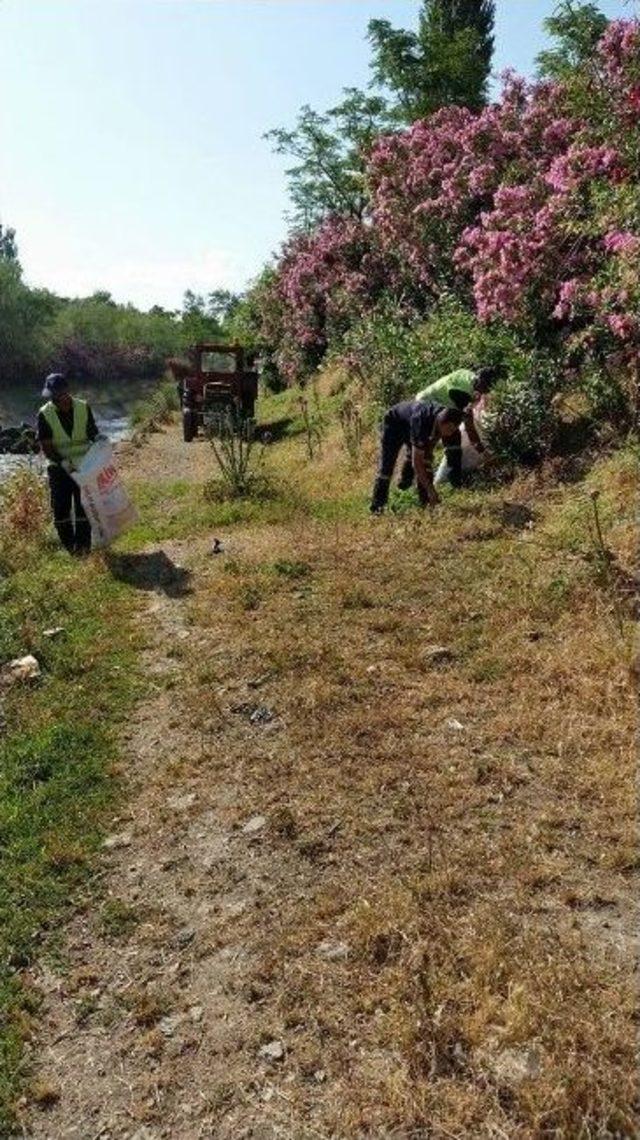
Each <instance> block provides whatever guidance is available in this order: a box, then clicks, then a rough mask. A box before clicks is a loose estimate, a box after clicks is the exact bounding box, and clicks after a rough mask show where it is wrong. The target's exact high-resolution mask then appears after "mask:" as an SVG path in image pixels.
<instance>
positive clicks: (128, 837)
mask: <svg viewBox="0 0 640 1140" xmlns="http://www.w3.org/2000/svg"><path fill="white" fill-rule="evenodd" d="M132 843H133V835H132V834H131V832H130V831H121V832H119V833H118V834H117V835H108V836H107V838H106V839H105V840H103V843H102V846H103V847H104V849H105V850H106V851H117V850H118V848H120V847H131V844H132Z"/></svg>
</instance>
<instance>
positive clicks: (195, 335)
mask: <svg viewBox="0 0 640 1140" xmlns="http://www.w3.org/2000/svg"><path fill="white" fill-rule="evenodd" d="M182 333H183V339H184V343H185V344H187V345H189V344H198V343H199V342H200V341H206V340H216V339H217V338H218V337H219V336H220V333H221V330H220V323H219V321H217V320H216V318H215V317H214V316H212V315H211V314H210V313H209V312H208V305H207V299H206V298H205V297H203V296H202V294H201V293H194V292H193V290H192V289H187V291H186V293H185V294H184V297H183V301H182Z"/></svg>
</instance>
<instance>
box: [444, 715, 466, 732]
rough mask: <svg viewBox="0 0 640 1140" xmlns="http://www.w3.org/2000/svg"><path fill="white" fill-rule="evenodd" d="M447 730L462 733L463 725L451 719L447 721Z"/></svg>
mask: <svg viewBox="0 0 640 1140" xmlns="http://www.w3.org/2000/svg"><path fill="white" fill-rule="evenodd" d="M447 728H450V729H451V730H452V732H464V725H463V724H461V723H460V721H459V720H456V719H455V718H453V717H452V719H451V720H448V721H447Z"/></svg>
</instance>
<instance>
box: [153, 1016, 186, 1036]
mask: <svg viewBox="0 0 640 1140" xmlns="http://www.w3.org/2000/svg"><path fill="white" fill-rule="evenodd" d="M183 1020H184V1018H183V1016H182V1014H181V1013H174V1014H171V1015H170V1016H169V1017H163V1018H162V1021H159V1022H158V1029H159V1030H160V1032H161V1033H162V1035H163V1036H164V1037H173V1035H174V1033H175V1031H176V1029H179V1027H180V1025H181V1024H182V1022H183Z"/></svg>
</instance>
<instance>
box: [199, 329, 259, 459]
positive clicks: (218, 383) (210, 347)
mask: <svg viewBox="0 0 640 1140" xmlns="http://www.w3.org/2000/svg"><path fill="white" fill-rule="evenodd" d="M256 356H257V354H256V353H255V352H251V351H250V350H248V349H246V348H243V347H242V346H241V345H237V344H233V345H232V344H213V343H203V344H196V345H195V346H194V347H193V348H192V349H190V351H189V361H190V367H189V369H188V371H187V370H185V374H184V375H183V376H182V378H181V385H180V386H181V404H182V424H183V434H184V439H185V442H186V443H190V442H191V440H192V439H194V438H195V436H196V435H197V434H198V430H199V428H201V427H202V428H203V429H204V430H205V431H206V430H213V429H214V428H215V423H216V420H218V421H219V420H220V418H221V417H222V416H227V415H228V416H231V417H232V419H233V421H234V423H237V424H238V425H241V424H242V423H243V422H244V421H246V420H249V419H253V416H254V412H255V403H256V400H257V398H258V373H257V370H256Z"/></svg>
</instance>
